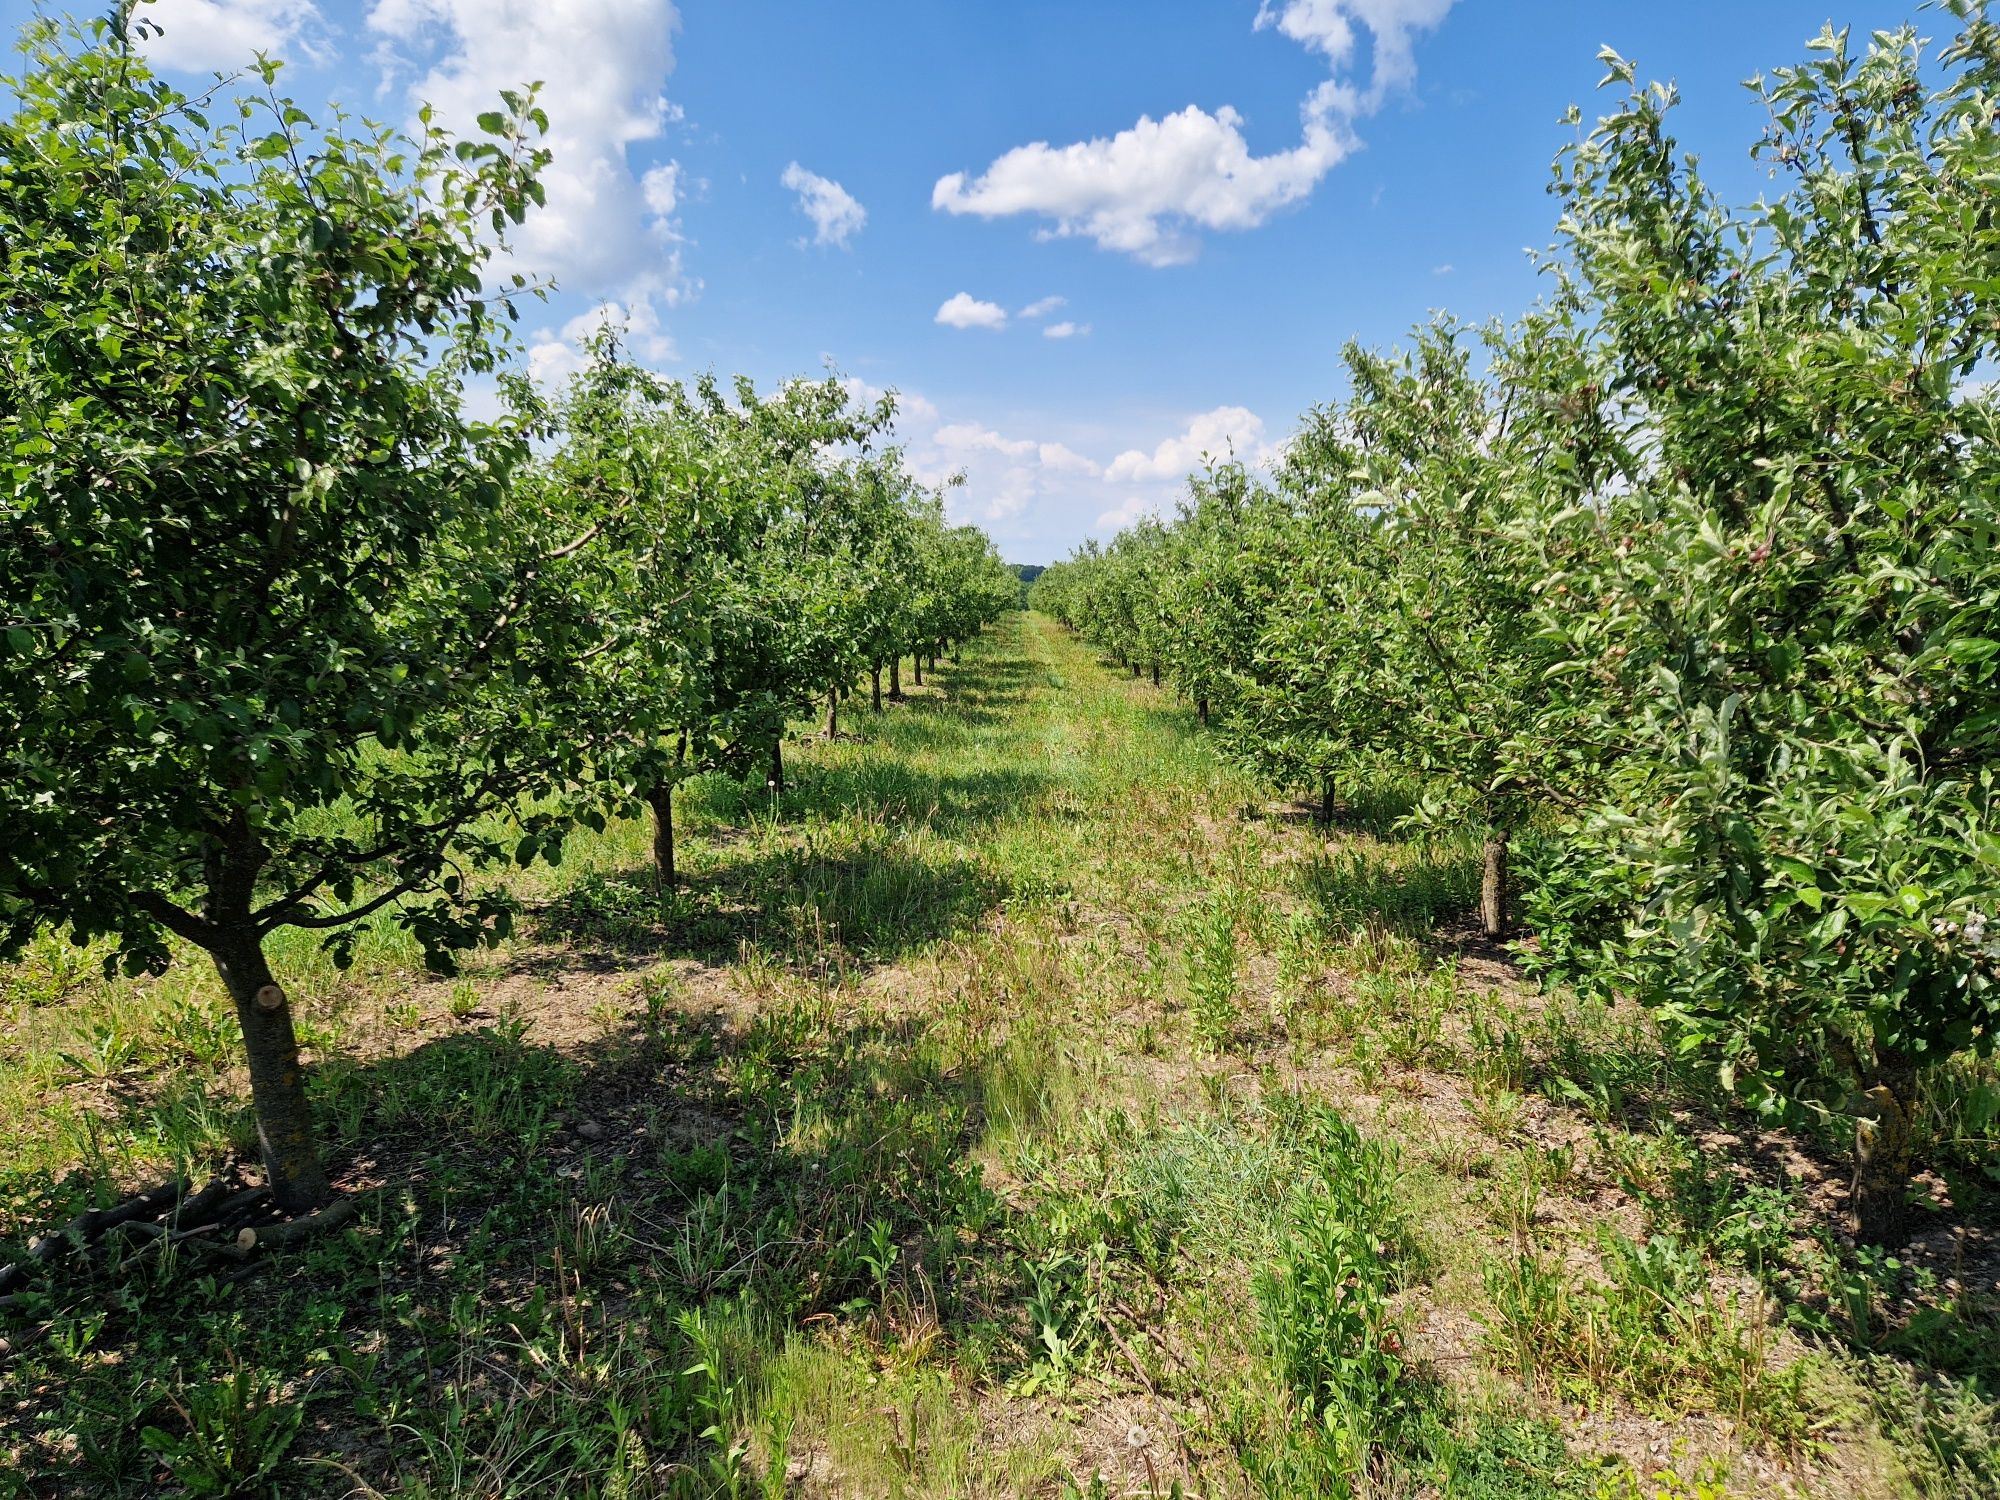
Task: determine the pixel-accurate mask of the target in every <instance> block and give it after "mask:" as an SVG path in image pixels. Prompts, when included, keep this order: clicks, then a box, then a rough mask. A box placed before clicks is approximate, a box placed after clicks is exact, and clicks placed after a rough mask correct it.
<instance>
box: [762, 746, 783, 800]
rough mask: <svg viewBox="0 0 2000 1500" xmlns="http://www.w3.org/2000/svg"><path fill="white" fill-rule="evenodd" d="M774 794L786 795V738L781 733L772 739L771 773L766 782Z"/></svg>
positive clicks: (776, 795)
mask: <svg viewBox="0 0 2000 1500" xmlns="http://www.w3.org/2000/svg"><path fill="white" fill-rule="evenodd" d="M764 785H765V787H766V789H767V790H769V792H770V793H771V795H772V796H774V797H782V796H784V795H785V739H784V736H783V735H780V736H779V737H778V738H777V739H775V740H772V741H771V775H770V778H769V779H768V780H766V781H765V783H764Z"/></svg>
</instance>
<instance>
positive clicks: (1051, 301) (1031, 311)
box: [1021, 297, 1069, 318]
mask: <svg viewBox="0 0 2000 1500" xmlns="http://www.w3.org/2000/svg"><path fill="white" fill-rule="evenodd" d="M1068 301H1069V298H1067V297H1042V298H1039V299H1037V300H1036V301H1033V302H1030V303H1029V304H1028V305H1027V306H1026V307H1024V308H1022V309H1021V316H1022V317H1024V318H1045V317H1047V316H1048V315H1049V314H1050V313H1052V312H1054V311H1055V310H1056V309H1057V308H1059V307H1062V306H1064V305H1065V304H1067V303H1068Z"/></svg>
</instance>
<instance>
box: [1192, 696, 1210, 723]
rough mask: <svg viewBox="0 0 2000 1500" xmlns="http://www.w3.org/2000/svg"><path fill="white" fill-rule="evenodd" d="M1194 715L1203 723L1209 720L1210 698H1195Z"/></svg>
mask: <svg viewBox="0 0 2000 1500" xmlns="http://www.w3.org/2000/svg"><path fill="white" fill-rule="evenodd" d="M1194 716H1195V718H1196V719H1197V720H1198V721H1200V722H1201V723H1203V724H1206V723H1207V722H1208V700H1207V699H1206V698H1197V699H1195V700H1194Z"/></svg>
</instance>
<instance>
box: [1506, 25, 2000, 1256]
mask: <svg viewBox="0 0 2000 1500" xmlns="http://www.w3.org/2000/svg"><path fill="white" fill-rule="evenodd" d="M1954 9H1956V10H1958V11H1959V13H1960V14H1961V15H1962V16H1964V18H1965V27H1964V30H1963V31H1962V33H1961V34H1960V35H1959V37H1958V38H1957V39H1956V40H1955V41H1954V42H1953V43H1952V44H1951V45H1950V46H1949V47H1947V48H1946V49H1945V51H1944V53H1943V55H1942V57H1941V58H1939V59H1938V60H1937V61H1936V63H1935V64H1932V63H1929V62H1927V61H1926V60H1925V59H1924V58H1923V57H1922V56H1921V52H1920V47H1919V44H1918V42H1917V40H1916V37H1915V35H1914V33H1913V32H1911V31H1907V30H1906V31H1903V32H1900V33H1897V34H1895V35H1893V36H1891V35H1884V36H1882V37H1879V38H1877V39H1876V40H1875V41H1874V42H1873V43H1871V44H1870V46H1869V47H1868V49H1867V51H1866V52H1865V54H1863V55H1861V56H1859V57H1857V56H1855V55H1853V54H1852V53H1851V52H1850V50H1849V47H1848V43H1847V39H1846V37H1845V35H1844V34H1838V33H1833V32H1828V33H1826V34H1824V35H1822V36H1821V37H1820V39H1819V40H1818V42H1817V43H1816V44H1815V46H1814V51H1815V54H1816V56H1815V58H1814V60H1813V61H1811V62H1810V63H1808V64H1807V65H1805V66H1802V67H1799V68H1793V69H1785V70H1782V71H1780V72H1778V73H1777V74H1775V75H1773V77H1772V78H1771V79H1770V80H1769V81H1768V82H1767V83H1765V84H1764V85H1763V93H1764V98H1765V101H1766V103H1767V105H1768V106H1769V109H1770V111H1771V129H1770V131H1769V133H1768V134H1767V136H1766V138H1765V140H1764V142H1763V144H1762V145H1761V146H1760V147H1759V154H1760V155H1762V156H1763V157H1764V158H1765V159H1766V160H1768V161H1770V162H1771V163H1772V164H1773V166H1774V168H1775V169H1776V170H1777V171H1778V172H1779V173H1780V174H1781V175H1782V178H1783V180H1784V181H1785V183H1786V188H1785V190H1784V191H1783V192H1782V193H1780V194H1779V195H1777V196H1776V197H1774V198H1772V199H1770V200H1768V201H1766V202H1761V203H1760V204H1759V205H1757V206H1756V207H1755V208H1753V209H1751V210H1748V211H1741V212H1738V211H1732V210H1730V209H1728V208H1727V207H1725V206H1724V205H1723V204H1721V203H1720V202H1719V201H1718V200H1717V199H1716V198H1715V197H1714V195H1713V194H1712V193H1711V192H1710V190H1709V189H1708V188H1707V186H1706V184H1705V183H1704V182H1703V181H1702V180H1701V178H1700V176H1699V175H1698V173H1697V171H1696V168H1695V166H1694V164H1693V162H1692V160H1691V159H1689V158H1683V157H1681V156H1679V155H1678V153H1677V152H1676V150H1675V147H1674V143H1673V140H1672V138H1671V137H1670V136H1669V135H1668V133H1667V114H1668V111H1669V108H1670V106H1671V104H1672V102H1673V100H1672V93H1671V91H1670V90H1665V89H1659V88H1655V89H1649V90H1635V91H1634V92H1633V93H1632V94H1631V95H1630V96H1629V97H1628V98H1627V99H1626V100H1625V101H1624V103H1623V104H1622V105H1621V106H1620V107H1619V108H1618V109H1617V110H1616V111H1615V112H1614V113H1613V114H1611V115H1610V116H1608V117H1607V118H1606V119H1604V120H1603V121H1602V122H1601V123H1600V124H1599V126H1598V128H1597V129H1596V130H1595V131H1593V132H1592V133H1591V134H1590V135H1589V136H1588V137H1587V138H1586V139H1585V140H1584V141H1583V142H1582V143H1580V144H1579V145H1578V146H1577V147H1576V148H1575V149H1574V150H1573V151H1572V152H1570V153H1569V155H1568V159H1567V163H1566V171H1565V173H1564V175H1563V176H1562V178H1561V188H1562V191H1563V194H1564V197H1565V202H1566V208H1567V213H1566V217H1565V220H1564V226H1563V227H1564V235H1565V240H1566V245H1567V250H1568V256H1567V260H1566V263H1565V264H1564V265H1563V266H1562V268H1561V272H1562V275H1563V277H1564V278H1565V282H1566V285H1567V295H1568V297H1569V300H1570V301H1571V302H1572V303H1573V304H1574V305H1576V306H1578V307H1580V308H1583V309H1586V310H1587V313H1588V320H1589V321H1588V323H1587V324H1580V326H1579V328H1578V337H1579V340H1580V342H1581V343H1582V344H1583V345H1584V346H1585V347H1586V349H1587V350H1588V354H1589V357H1590V360H1591V362H1592V364H1593V365H1594V366H1595V368H1594V370H1593V373H1592V376H1591V384H1592V385H1593V386H1594V388H1595V389H1596V390H1598V391H1602V392H1605V393H1608V394H1607V395H1606V397H1605V402H1606V404H1607V405H1608V406H1610V407H1611V409H1612V412H1613V415H1614V418H1615V421H1616V423H1617V425H1618V427H1619V429H1620V430H1621V432H1622V444H1621V446H1622V448H1623V450H1624V451H1625V453H1626V454H1627V455H1628V458H1627V461H1626V463H1625V464H1624V465H1623V467H1622V468H1621V470H1620V471H1619V472H1617V473H1616V474H1615V476H1614V482H1609V483H1606V484H1605V485H1603V486H1602V487H1601V488H1600V490H1599V492H1598V493H1597V494H1596V495H1594V496H1593V497H1591V499H1590V500H1589V502H1588V503H1586V504H1584V505H1581V506H1577V507H1572V508H1569V509H1567V510H1565V511H1561V512H1558V513H1556V514H1554V515H1552V516H1551V517H1550V518H1549V521H1548V525H1547V527H1546V528H1545V530H1547V531H1548V532H1549V533H1550V534H1552V535H1553V536H1554V537H1555V538H1556V539H1557V540H1556V542H1555V543H1554V544H1553V545H1556V546H1559V547H1562V546H1567V547H1568V558H1567V560H1558V565H1557V566H1556V567H1555V568H1554V569H1553V570H1552V573H1551V576H1550V577H1549V578H1548V580H1547V582H1546V584H1545V586H1544V587H1543V588H1542V590H1541V595H1540V597H1541V600H1542V608H1541V611H1540V614H1541V621H1542V623H1543V624H1544V626H1545V627H1546V628H1547V630H1548V631H1549V632H1550V634H1551V636H1552V638H1555V639H1557V640H1559V641H1560V642H1561V644H1562V645H1563V647H1564V651H1565V655H1566V656H1567V658H1568V660H1569V662H1570V679H1571V680H1572V681H1574V682H1576V683H1577V684H1579V698H1580V703H1579V706H1578V708H1577V710H1576V711H1575V712H1572V713H1571V714H1570V723H1571V725H1572V726H1573V728H1574V731H1575V732H1576V733H1577V734H1578V735H1579V736H1580V737H1582V738H1585V739H1587V740H1589V741H1590V742H1591V743H1592V744H1593V745H1594V746H1595V749H1596V753H1597V758H1598V760H1599V762H1600V764H1601V765H1602V766H1603V768H1604V775H1605V779H1606V796H1605V798H1604V806H1603V809H1602V811H1601V813H1600V814H1599V815H1598V816H1597V818H1596V819H1595V820H1594V822H1593V823H1592V825H1591V827H1590V833H1591V834H1592V835H1593V847H1594V848H1596V849H1597V850H1598V851H1599V852H1600V854H1601V858H1602V860H1603V862H1604V867H1605V869H1606V871H1607V874H1608V876H1609V877H1610V878H1612V879H1614V880H1616V881H1619V882H1622V883H1625V884H1628V885H1629V886H1630V887H1631V888H1632V889H1633V890H1634V891H1635V893H1636V896H1637V905H1636V907H1635V910H1634V914H1633V920H1632V922H1631V924H1630V927H1629V929H1628V931H1627V933H1626V936H1625V938H1624V939H1623V941H1622V943H1621V944H1619V945H1618V947H1617V949H1616V951H1615V954H1614V958H1615V961H1616V963H1617V964H1618V966H1619V968H1620V971H1621V972H1622V974H1623V976H1624V979H1625V981H1626V983H1627V984H1629V985H1630V987H1631V988H1633V989H1634V990H1636V991H1637V992H1639V993H1641V994H1643V995H1645V996H1647V997H1648V998H1650V999H1651V1000H1652V1001H1653V1002H1654V1003H1656V1004H1657V1005H1659V1006H1660V1007H1661V1008H1662V1009H1663V1011H1664V1013H1665V1014H1666V1015H1667V1016H1668V1017H1669V1018H1670V1020H1671V1021H1672V1022H1673V1024H1674V1025H1675V1027H1676V1029H1677V1030H1678V1032H1679V1033H1680V1035H1681V1036H1682V1038H1683V1039H1684V1040H1685V1042H1686V1043H1687V1044H1688V1045H1690V1046H1698V1047H1701V1048H1703V1049H1705V1050H1706V1051H1707V1052H1709V1054H1710V1055H1712V1056H1714V1057H1716V1058H1717V1059H1718V1060H1719V1062H1720V1064H1721V1066H1722V1068H1723V1071H1724V1074H1725V1076H1726V1077H1728V1078H1730V1079H1732V1080H1733V1081H1735V1082H1736V1083H1738V1084H1739V1085H1742V1086H1745V1087H1748V1088H1751V1089H1753V1090H1754V1091H1755V1092H1756V1093H1757V1094H1758V1095H1759V1096H1760V1097H1763V1098H1765V1099H1768V1100H1771V1101H1773V1102H1776V1101H1780V1100H1791V1101H1804V1102H1806V1103H1824V1104H1827V1105H1832V1106H1834V1107H1837V1108H1845V1109H1848V1110H1851V1111H1852V1112H1853V1113H1854V1114H1855V1115H1856V1117H1857V1119H1858V1122H1859V1135H1858V1151H1857V1172H1856V1182H1855V1204H1856V1209H1857V1217H1858V1227H1859V1230H1860V1233H1861V1234H1862V1235H1863V1237H1865V1238H1867V1239H1870V1240H1875V1241H1882V1242H1894V1241H1895V1240H1896V1239H1897V1238H1898V1236H1899V1235H1900V1233H1901V1232H1902V1230H1903V1228H1904V1226H1905V1225H1906V1223H1907V1219H1908V1207H1907V1192H1908V1182H1909V1176H1910V1169H1911V1140H1912V1120H1913V1105H1914V1099H1915V1092H1916V1089H1917V1086H1918V1078H1919V1075H1920V1074H1921V1072H1922V1070H1923V1069H1925V1068H1927V1067H1929V1066H1932V1065H1934V1064H1936V1063H1938V1062H1940V1061H1942V1060H1943V1059H1944V1058H1946V1057H1948V1056H1949V1055H1951V1054H1952V1053H1953V1052H1954V1051H1956V1050H1958V1049H1961V1048H1975V1049H1979V1050H1982V1051H1984V1050H1988V1049H1990V1048H1991V1047H1992V1046H1993V1043H1994V1037H1995V1029H1996V1022H2000V985H1996V983H1995V980H1996V971H1995V964H1996V959H2000V950H1997V949H1996V945H1995V944H1994V943H1993V940H1992V939H1991V938H1989V937H1988V935H1987V933H1986V930H1985V929H1986V926H1987V920H1988V918H1989V917H1990V916H1991V915H1992V911H1991V905H1992V892H1993V890H1994V889H1995V875H1996V868H2000V829H1996V827H1995V821H1994V806H1993V791H1994V782H1993V771H1992V767H1993V765H1994V763H1995V755H1996V752H1997V751H2000V713H1996V712H1995V711H1994V703H1995V701H1996V687H2000V677H1996V673H2000V646H1996V644H1995V642H1996V641H2000V617H1996V611H2000V552H1996V549H1995V548H1994V546H1993V538H1994V536H1995V534H1996V528H2000V513H1996V507H1995V499H1994V497H1995V496H1996V495H2000V485H1996V478H2000V473H1996V463H2000V460H1996V453H2000V449H1996V445H1995V423H1996V418H2000V409H1996V404H1995V402H1994V400H1993V399H1992V397H1991V396H1990V394H1988V393H1986V392H1984V391H1980V390H1977V389H1974V388H1971V387H1969V386H1968V384H1967V382H1968V380H1969V379H1970V378H1971V377H1972V376H1973V375H1974V374H1975V372H1976V371H1978V370H1979V369H1981V368H1982V367H1984V366H1985V365H1987V364H1988V363H1990V361H1991V360H1992V359H1993V358H1994V357H1995V355H1996V354H2000V334H1996V330H2000V303H1996V298H1995V292H1994V288H1995V286H1996V285H2000V283H1996V282H1995V280H1994V279H1993V275H1992V265H1993V255H1994V252H1993V244H1994V239H1993V216H1994V208H1993V204H1992V202H1991V194H1990V189H1989V188H1988V186H1987V185H1986V184H1987V182H1988V173H1989V169H1990V163H1991V162H1992V161H1993V160H1994V159H1995V157H1996V155H2000V126H1996V123H1995V119H1994V114H1993V111H1992V109H1991V107H1990V101H1991V99H1992V98H1993V96H1994V92H1995V90H1996V87H2000V33H1996V31H1995V28H1994V27H1993V26H1992V25H1991V24H1990V23H1988V22H1987V21H1986V20H1985V18H1984V14H1983V10H1982V9H1981V8H1980V7H1977V6H1974V5H1970V4H1967V5H1961V6H1955V7H1954ZM1609 61H1610V64H1611V75H1612V76H1611V80H1608V81H1615V82H1619V83H1624V84H1629V83H1630V82H1631V80H1632V78H1633V71H1632V69H1631V68H1630V66H1629V65H1627V64H1625V63H1624V62H1623V61H1621V60H1619V59H1617V58H1615V57H1613V58H1610V59H1609ZM1565 538H1580V540H1579V541H1577V542H1576V544H1575V545H1569V544H1568V543H1567V542H1566V541H1565ZM1593 560H1601V565H1595V566H1593V565H1589V564H1590V563H1591V562H1592V561H1593ZM1829 1076H1831V1077H1833V1078H1836V1079H1838V1078H1843V1077H1844V1081H1845V1084H1846V1090H1845V1097H1844V1098H1843V1096H1842V1093H1841V1092H1839V1091H1836V1092H1835V1093H1833V1094H1832V1095H1830V1096H1828V1095H1826V1094H1824V1092H1823V1091H1822V1089H1821V1086H1820V1080H1822V1079H1826V1078H1828V1077H1829Z"/></svg>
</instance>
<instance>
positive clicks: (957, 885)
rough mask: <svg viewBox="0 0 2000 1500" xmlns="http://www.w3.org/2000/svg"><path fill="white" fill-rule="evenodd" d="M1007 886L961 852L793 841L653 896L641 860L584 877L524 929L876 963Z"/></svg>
mask: <svg viewBox="0 0 2000 1500" xmlns="http://www.w3.org/2000/svg"><path fill="white" fill-rule="evenodd" d="M1007 894H1008V889H1007V886H1006V884H1005V882H1003V881H1001V880H999V879H997V878H995V877H994V876H993V875H992V874H991V873H990V872H988V871H987V870H985V869H984V868H983V867H982V866H980V865H979V864H978V863H977V862H975V861H973V860H970V859H967V858H964V857H962V856H955V855H932V856H918V855H913V854H911V853H909V852H908V851H906V850H903V849H899V848H897V847H894V846H886V847H885V846H883V845H881V844H872V845H863V846H861V847H858V848H835V849H825V848H814V847H812V846H810V845H807V846H805V847H798V846H792V847H786V848H781V849H778V850H775V851H773V852H771V853H769V854H766V855H764V856H762V857H759V858H754V859H748V860H735V861H731V862H730V863H729V864H727V865H725V866H723V867H722V868H721V869H720V870H719V871H717V872H715V873H714V874H713V875H709V876H704V877H702V878H700V879H698V880H693V881H689V882H688V883H686V884H684V885H682V886H681V887H680V888H678V889H677V890H674V891H672V892H669V893H667V894H666V896H665V897H664V898H663V897H662V896H661V894H660V893H659V890H658V887H657V885H656V882H655V879H654V876H653V872H652V871H651V870H650V869H636V870H631V871H625V872H620V873H617V874H612V875H593V876H589V877H587V878H585V879H584V880H583V881H581V882H579V883H578V884H577V885H575V886H574V887H572V888H571V889H570V890H568V891H567V892H565V893H564V894H563V895H562V896H560V897H558V898H557V899H556V900H554V901H551V902H550V903H548V904H547V905H546V906H544V907H543V908H541V909H540V910H539V911H537V912H536V913H534V914H533V916H532V918H531V924H530V930H531V932H532V933H533V934H534V935H535V936H536V937H538V938H541V939H545V940H548V941H555V942H565V943H571V944H575V945H577V946H579V947H580V948H582V949H584V950H585V951H588V950H590V949H592V948H597V949H600V950H604V951H606V952H607V953H608V954H610V955H619V956H623V957H624V958H629V957H630V956H632V955H651V954H665V953H673V954H679V955H686V956H689V957H694V958H700V959H702V960H704V961H706V962H710V963H720V962H724V961H726V960H729V959H733V958H735V957H737V956H738V955H740V954H742V953H744V952H754V953H756V954H758V955H759V956H761V957H763V958H765V959H769V960H772V961H775V962H779V963H784V964H799V963H808V962H814V961H819V960H823V959H824V957H825V956H826V955H827V954H828V953H829V952H830V951H836V950H837V951H838V952H839V953H840V954H841V955H843V956H844V957H846V958H851V959H854V960H858V961H860V962H862V963H864V964H883V963H893V962H895V961H896V960H898V959H900V958H903V957H906V956H907V955H908V954H910V953H912V952H914V951H916V950H918V949H920V948H922V947H924V946H926V945H928V944H930V943H934V942H936V941H937V940H938V939H940V938H943V937H947V936H949V935H950V934H952V933H953V932H956V931H959V930H960V929H962V928H964V927H966V926H969V925H971V924H972V923H973V922H975V921H977V920H978V918H979V917H980V916H981V915H983V914H984V913H986V912H988V911H991V910H994V909H996V908H997V907H998V906H999V905H1000V904H1001V902H1002V901H1003V900H1004V899H1005V898H1006V896H1007ZM603 961H604V962H609V963H611V964H613V965H614V966H615V965H616V964H617V963H618V962H619V961H620V960H619V958H617V957H611V958H607V959H605V960H603Z"/></svg>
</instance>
